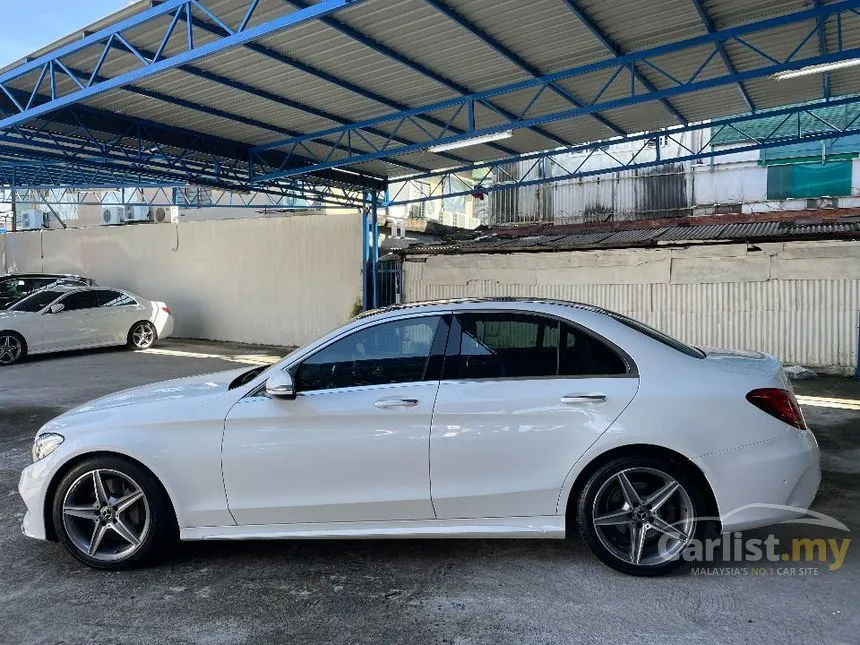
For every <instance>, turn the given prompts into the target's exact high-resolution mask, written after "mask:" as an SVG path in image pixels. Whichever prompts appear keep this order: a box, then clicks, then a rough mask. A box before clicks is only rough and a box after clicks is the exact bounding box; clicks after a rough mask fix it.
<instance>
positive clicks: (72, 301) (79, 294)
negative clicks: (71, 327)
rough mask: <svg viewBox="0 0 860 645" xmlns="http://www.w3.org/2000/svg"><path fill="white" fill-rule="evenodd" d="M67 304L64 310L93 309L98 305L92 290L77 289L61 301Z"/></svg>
mask: <svg viewBox="0 0 860 645" xmlns="http://www.w3.org/2000/svg"><path fill="white" fill-rule="evenodd" d="M60 302H61V303H63V305H64V306H65V309H63V311H79V310H81V309H92V308H93V307H95V306H96V300H95V298H94V297H93V292H92V291H76V292H74V293H70V294H69V295H68V296H66V297H65V298H63V299H62V300H61V301H60Z"/></svg>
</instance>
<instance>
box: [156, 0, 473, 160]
mask: <svg viewBox="0 0 860 645" xmlns="http://www.w3.org/2000/svg"><path fill="white" fill-rule="evenodd" d="M161 2H163V0H152V3H153V5H156V4H161ZM179 20H181V21H184V20H186V17H185V16H184V15H183V16H180V18H179ZM191 20H192V23H193V25H194V27H195V28H197V29H202V30H204V31H208V32H209V33H212V34H221V33H222V31H223V30H222V29H221V28H220V27H218V26H217V25H213V24H210V23H208V22H204V21H203V20H200V19H199V18H194V17H192V19H191ZM243 47H244V48H245V49H247V50H248V51H252V52H254V53H255V54H260V55H261V56H265V57H266V58H269V59H270V60H273V61H276V62H278V63H281V64H283V65H287V66H289V67H294V68H295V69H298V70H300V71H302V72H304V73H305V74H309V75H311V76H315V77H316V78H319V79H320V80H324V81H326V82H328V83H332V84H333V85H337V86H338V87H340V88H342V89H345V90H347V91H350V92H354V93H355V94H358V95H359V96H363V97H364V98H366V99H370V100H371V101H375V102H377V103H381V104H382V105H386V106H388V107H390V108H394V109H395V110H407V109H409V106H408V105H406V104H404V103H400V102H399V101H395V100H393V99H390V98H387V97H385V96H382V95H381V94H377V93H376V92H372V91H371V90H368V89H367V88H364V87H361V86H359V85H356V84H355V83H350V82H349V81H347V80H344V79H342V78H339V77H337V76H335V75H334V74H329V73H328V72H325V71H323V70H321V69H318V68H316V67H313V66H311V65H308V64H307V63H303V62H301V61H299V60H296V59H295V58H292V57H291V56H287V55H286V54H282V53H281V52H279V51H277V50H275V49H272V48H271V47H266V46H265V45H261V44H259V43H248V44H246V45H244V46H243ZM425 121H427V122H428V123H431V124H433V125H435V126H437V127H444V126H445V122H444V121H441V120H439V119H425ZM439 156H440V157H445V158H446V159H450V160H451V161H456V162H457V163H464V162H466V161H467V160H466V159H464V158H463V157H459V156H457V155H454V154H450V153H442V154H440V155H439Z"/></svg>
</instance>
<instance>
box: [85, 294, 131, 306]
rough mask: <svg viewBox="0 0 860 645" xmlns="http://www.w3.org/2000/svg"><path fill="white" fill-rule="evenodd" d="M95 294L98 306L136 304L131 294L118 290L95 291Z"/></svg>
mask: <svg viewBox="0 0 860 645" xmlns="http://www.w3.org/2000/svg"><path fill="white" fill-rule="evenodd" d="M95 295H96V304H97V305H98V306H99V307H128V306H130V305H136V304H137V302H135V301H134V299H133V298H132V297H131V296H127V295H126V294H124V293H120V292H119V291H96V292H95Z"/></svg>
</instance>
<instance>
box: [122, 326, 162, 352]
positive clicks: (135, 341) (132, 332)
mask: <svg viewBox="0 0 860 645" xmlns="http://www.w3.org/2000/svg"><path fill="white" fill-rule="evenodd" d="M156 340H158V332H156V331H155V325H153V324H152V323H151V322H149V321H148V320H141V321H138V322H136V323H134V324H133V325H132V326H131V329H129V330H128V347H129V349H134V350H142V349H149V348H150V347H152V346H153V345H154V344H155V341H156Z"/></svg>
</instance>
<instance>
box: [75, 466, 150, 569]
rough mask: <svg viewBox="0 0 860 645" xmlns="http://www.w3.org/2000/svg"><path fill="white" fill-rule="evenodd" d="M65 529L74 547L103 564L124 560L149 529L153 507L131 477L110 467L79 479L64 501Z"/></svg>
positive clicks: (88, 473)
mask: <svg viewBox="0 0 860 645" xmlns="http://www.w3.org/2000/svg"><path fill="white" fill-rule="evenodd" d="M62 512H63V526H64V528H65V532H66V535H68V537H69V540H70V541H71V543H72V545H73V546H74V547H75V548H76V549H78V550H79V551H80V552H81V553H82V554H85V555H87V556H89V557H90V558H93V559H95V560H98V561H101V562H112V561H117V560H124V559H127V558H129V557H130V556H132V555H133V554H134V553H135V551H137V550H138V549H139V548H140V546H141V544H143V542H144V540H145V539H146V537H147V534H148V532H149V530H150V515H151V513H150V506H149V501H148V500H147V499H146V495H145V494H144V492H143V490H142V488H141V487H140V486H139V485H138V484H137V482H135V481H134V480H133V479H132V478H131V477H129V476H128V475H126V474H124V473H121V472H119V471H118V470H112V469H107V468H100V469H95V470H91V471H88V472H86V473H84V474H82V475H81V476H80V477H78V478H77V479H76V480H75V481H74V482H73V483H72V485H71V486H70V487H69V489H68V491H66V494H65V497H64V498H63V506H62Z"/></svg>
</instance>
